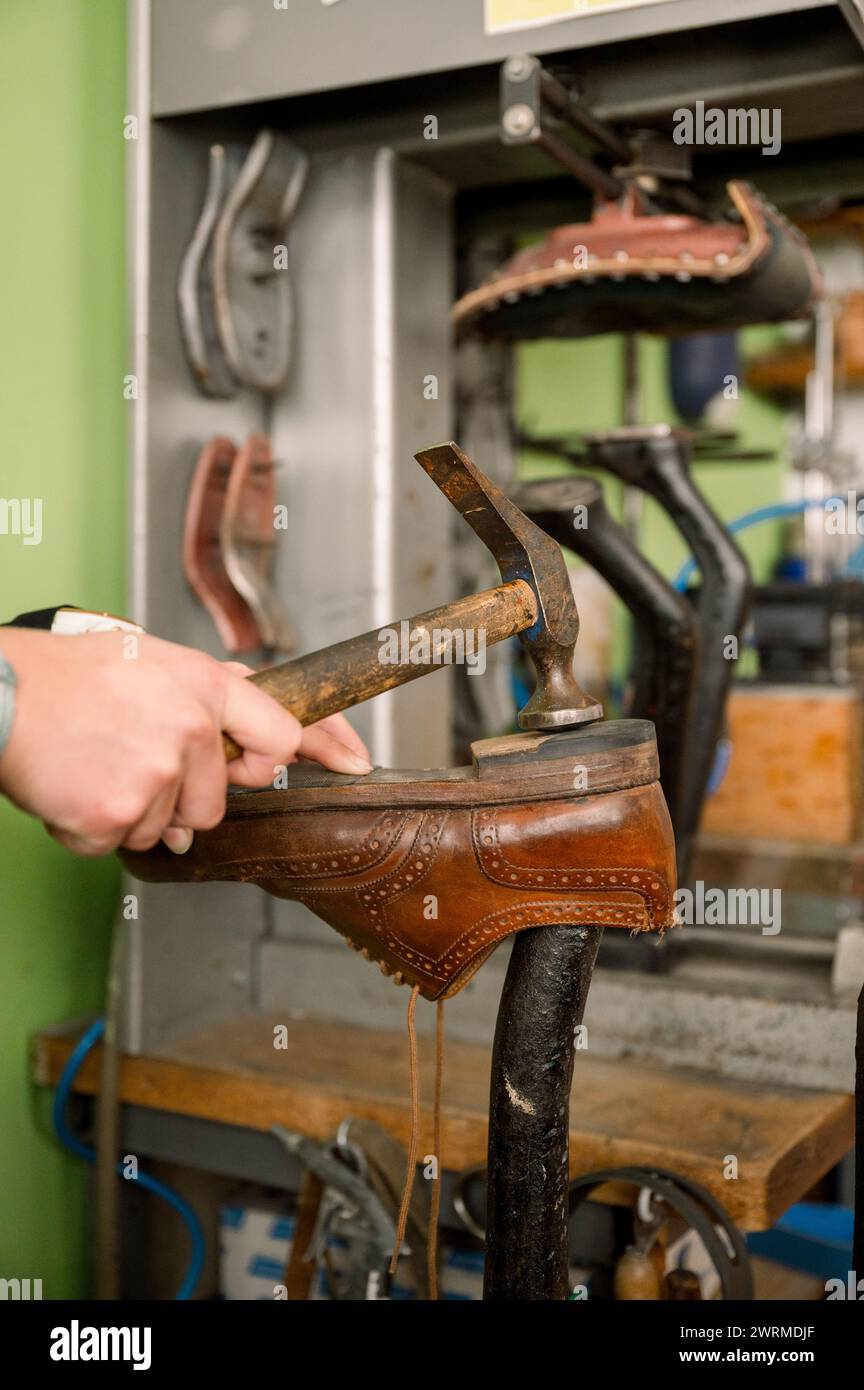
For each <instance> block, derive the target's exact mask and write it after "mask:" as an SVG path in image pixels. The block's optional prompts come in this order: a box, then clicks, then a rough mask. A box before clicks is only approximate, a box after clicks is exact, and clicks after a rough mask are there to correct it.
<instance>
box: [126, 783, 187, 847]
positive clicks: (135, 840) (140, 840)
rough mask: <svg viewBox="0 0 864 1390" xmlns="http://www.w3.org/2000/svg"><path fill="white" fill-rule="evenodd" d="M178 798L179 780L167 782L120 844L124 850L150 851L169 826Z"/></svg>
mask: <svg viewBox="0 0 864 1390" xmlns="http://www.w3.org/2000/svg"><path fill="white" fill-rule="evenodd" d="M179 796H180V778H179V777H177V778H176V779H175V780H174V781H173V782H169V783H168V785H167V786H165V787H163V788H162V789H161V791H159V792H158V793H157V794H156V796H155V797H154V798H153V800H152V801H151V803H150V805H149V806H148V807H147V810H146V811H145V812H144V815H143V816H142V817H141V819H140V820H139V821H138V822H137V824H136V825H133V826H132V828H131V830H130V831H129V833H128V834H127V835H126V836H125V837H124V839H123V841H122V843H123V845H124V847H125V848H126V849H134V850H139V851H143V850H147V849H152V847H153V846H154V845H155V844H156V842H157V840H158V839H159V836H160V835H161V834H162V832H163V830H164V829H165V828H166V826H168V825H170V824H171V820H172V817H173V815H174V808H175V806H176V805H177V800H178V798H179Z"/></svg>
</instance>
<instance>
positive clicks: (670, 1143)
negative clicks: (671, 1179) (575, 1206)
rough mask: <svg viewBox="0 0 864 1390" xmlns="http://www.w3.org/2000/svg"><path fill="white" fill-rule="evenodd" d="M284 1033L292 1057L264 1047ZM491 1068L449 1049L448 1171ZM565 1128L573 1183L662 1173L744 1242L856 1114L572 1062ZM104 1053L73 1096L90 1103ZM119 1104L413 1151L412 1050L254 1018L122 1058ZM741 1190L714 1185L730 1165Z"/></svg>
mask: <svg viewBox="0 0 864 1390" xmlns="http://www.w3.org/2000/svg"><path fill="white" fill-rule="evenodd" d="M282 1025H285V1027H287V1042H288V1046H287V1048H285V1049H277V1048H275V1047H274V1045H273V1040H274V1029H275V1028H277V1027H280V1026H282ZM79 1032H80V1030H78V1029H66V1030H57V1031H52V1032H45V1033H41V1034H40V1035H39V1036H38V1037H37V1039H36V1042H35V1057H34V1069H35V1076H36V1080H37V1082H39V1083H41V1084H43V1085H55V1084H56V1082H57V1079H58V1077H59V1075H60V1072H61V1069H62V1067H63V1065H64V1063H65V1061H66V1059H67V1058H68V1056H69V1053H70V1051H71V1049H72V1046H73V1044H74V1041H75V1039H76V1037H77V1036H78V1035H79ZM420 1057H421V1074H422V1079H421V1098H422V1102H423V1132H422V1135H421V1142H420V1153H421V1154H424V1153H428V1152H429V1150H430V1146H431V1142H432V1138H431V1136H432V1127H431V1109H430V1105H431V1099H432V1070H433V1044H432V1041H431V1039H429V1038H426V1037H421V1039H420ZM489 1067H490V1054H489V1050H488V1049H487V1048H485V1047H479V1046H475V1045H471V1044H467V1043H460V1042H451V1043H449V1044H448V1045H447V1047H446V1050H445V1057H444V1110H443V1143H442V1158H443V1161H444V1164H445V1166H446V1167H447V1168H450V1169H457V1170H458V1169H462V1168H466V1167H469V1166H470V1165H473V1164H478V1163H483V1162H485V1157H486V1122H487V1112H488V1092H489ZM575 1071H576V1075H575V1080H574V1085H573V1099H572V1105H571V1116H570V1154H571V1166H572V1170H573V1173H574V1174H577V1173H587V1172H589V1171H592V1170H593V1169H597V1168H611V1167H620V1166H623V1165H626V1164H640V1165H656V1166H658V1167H663V1168H669V1169H672V1170H675V1171H677V1172H680V1173H682V1174H685V1175H686V1176H688V1177H690V1178H692V1179H694V1180H695V1181H696V1182H699V1183H702V1184H703V1186H705V1187H707V1188H708V1189H709V1190H710V1191H712V1192H713V1193H714V1194H715V1195H716V1196H717V1197H718V1199H719V1200H720V1201H721V1202H722V1203H723V1205H724V1206H725V1207H726V1209H727V1211H728V1212H729V1214H730V1216H731V1217H732V1219H733V1220H734V1221H736V1222H737V1224H738V1225H739V1226H740V1227H741V1229H742V1230H745V1231H755V1230H765V1229H767V1228H768V1227H770V1226H772V1225H773V1224H774V1223H775V1221H776V1220H777V1218H778V1217H779V1216H780V1215H782V1213H783V1212H784V1211H785V1210H786V1209H787V1208H788V1207H789V1206H790V1205H791V1204H792V1203H793V1202H795V1201H798V1200H799V1199H800V1198H801V1197H803V1196H804V1194H805V1193H806V1192H807V1191H808V1190H809V1189H810V1188H811V1187H812V1185H813V1184H814V1183H815V1182H816V1181H817V1180H818V1179H819V1178H820V1177H821V1176H822V1175H823V1174H824V1173H825V1172H827V1171H828V1169H829V1168H831V1167H832V1166H833V1165H834V1164H835V1163H836V1162H837V1160H838V1159H840V1158H841V1157H842V1156H843V1154H845V1153H846V1152H847V1151H848V1150H849V1148H850V1147H851V1145H852V1142H853V1112H852V1098H851V1097H850V1096H847V1095H840V1094H836V1093H833V1092H820V1091H799V1090H791V1089H789V1090H785V1089H778V1088H770V1089H769V1088H767V1087H764V1086H758V1085H752V1084H749V1083H746V1082H731V1081H722V1080H719V1079H717V1078H716V1077H711V1076H705V1075H703V1074H700V1073H696V1072H683V1071H681V1072H670V1071H668V1070H666V1069H664V1068H661V1067H649V1066H644V1065H636V1064H634V1063H630V1062H626V1061H619V1062H615V1061H606V1060H604V1059H602V1058H597V1057H590V1056H588V1055H587V1053H585V1052H577V1054H576V1068H575ZM98 1078H99V1052H98V1050H96V1051H94V1053H93V1054H92V1055H91V1056H90V1057H89V1058H88V1060H87V1063H86V1065H85V1066H84V1067H83V1068H82V1070H81V1072H80V1074H79V1077H78V1084H77V1086H76V1089H77V1090H79V1091H81V1092H83V1093H84V1094H88V1095H93V1094H95V1092H96V1090H97V1086H98ZM120 1097H121V1100H122V1101H124V1102H126V1103H128V1104H132V1105H140V1106H145V1107H148V1108H150V1109H154V1110H164V1111H170V1112H172V1113H175V1114H181V1115H188V1116H193V1117H196V1118H199V1119H206V1120H213V1121H217V1122H219V1123H222V1124H229V1125H243V1126H246V1127H249V1128H252V1129H260V1130H265V1131H266V1130H269V1129H270V1127H271V1125H273V1124H277V1123H278V1124H282V1125H285V1126H286V1127H287V1128H289V1129H296V1130H300V1131H302V1132H303V1133H305V1134H307V1135H310V1136H311V1137H313V1138H317V1139H323V1138H327V1137H328V1136H330V1135H332V1134H333V1133H334V1132H335V1130H336V1127H337V1125H338V1124H339V1122H340V1121H341V1120H342V1119H344V1118H345V1116H346V1115H357V1116H365V1117H368V1118H370V1119H373V1120H377V1121H379V1123H381V1124H383V1125H384V1126H386V1127H387V1128H388V1129H389V1130H390V1131H391V1132H392V1133H394V1134H396V1135H397V1136H398V1137H399V1138H400V1139H401V1140H402V1141H403V1142H407V1139H408V1133H409V1124H410V1107H409V1093H408V1065H407V1044H406V1039H405V1038H404V1037H403V1036H402V1034H400V1033H389V1032H386V1033H385V1032H374V1031H370V1030H366V1029H362V1028H355V1027H346V1026H343V1025H337V1024H332V1023H325V1022H322V1021H319V1020H313V1019H305V1020H302V1021H293V1022H290V1023H287V1024H285V1020H284V1018H277V1017H269V1016H265V1015H255V1016H252V1017H243V1018H238V1019H236V1020H233V1021H232V1022H230V1023H227V1024H224V1025H222V1026H220V1027H218V1028H212V1029H209V1030H208V1031H206V1032H202V1033H199V1034H196V1035H194V1036H190V1037H189V1038H187V1039H184V1040H182V1041H179V1042H176V1043H174V1044H173V1045H172V1047H171V1050H170V1052H165V1053H161V1054H160V1053H154V1054H150V1055H146V1056H140V1057H135V1056H124V1057H123V1059H122V1063H121V1068H120ZM730 1154H731V1155H735V1156H736V1157H737V1160H738V1169H739V1177H738V1179H737V1180H736V1181H729V1180H727V1179H724V1177H723V1165H724V1161H725V1159H726V1156H727V1155H730Z"/></svg>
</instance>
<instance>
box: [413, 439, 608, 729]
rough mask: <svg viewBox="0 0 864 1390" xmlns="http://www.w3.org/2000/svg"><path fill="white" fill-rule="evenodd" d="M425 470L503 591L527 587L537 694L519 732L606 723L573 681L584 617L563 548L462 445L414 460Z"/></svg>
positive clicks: (527, 637) (526, 642) (527, 634)
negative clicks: (484, 554) (476, 540)
mask: <svg viewBox="0 0 864 1390" xmlns="http://www.w3.org/2000/svg"><path fill="white" fill-rule="evenodd" d="M414 457H415V458H416V460H417V462H418V463H419V464H420V467H421V468H423V469H425V471H426V472H427V473H428V474H429V477H430V478H431V479H432V481H433V483H435V484H436V486H437V487H439V488H440V489H441V491H442V492H443V493H444V496H445V497H446V498H447V499H448V501H450V502H452V503H453V506H454V507H455V508H456V510H457V511H458V512H460V513H461V515H462V516H463V517H464V518H465V520H466V521H467V522H468V525H469V526H470V527H471V529H472V531H473V532H474V533H475V535H477V536H479V537H480V540H481V541H482V542H483V544H484V545H485V546H486V547H487V548H488V549H489V550H491V552H492V554H493V555H494V556H495V560H496V562H497V564H498V568H499V569H500V571H501V578H502V580H503V581H504V583H505V584H509V583H510V582H511V581H512V580H514V579H521V580H523V581H524V582H525V583H526V584H527V585H529V587H530V588H531V589H532V590H533V592H534V597H535V599H536V605H537V617H536V620H535V622H534V624H533V626H532V627H530V628H527V629H526V630H525V631H524V632H521V633H520V634H519V640H520V641H521V642H522V644H523V646H524V647H525V649H526V651H527V652H528V654H529V656H530V657H531V661H532V664H533V666H534V669H535V671H536V673H537V687H536V689H535V691H534V694H533V695H532V696H531V699H530V700H529V701H528V704H527V705H526V706H525V708H524V709H523V710H521V711H520V713H519V727H520V728H522V729H558V728H566V727H567V726H568V725H571V724H587V723H590V722H591V721H592V720H594V719H602V718H603V707H602V705H600V704H598V702H597V701H596V700H594V699H592V698H591V696H590V695H586V693H585V691H584V690H583V689H582V687H581V685H580V684H579V682H578V681H577V680H576V677H575V676H574V675H573V652H574V648H575V646H576V638H577V637H578V635H579V614H578V613H577V612H576V604H575V603H574V601H573V590H572V588H571V587H570V577H569V575H568V573H567V566H566V565H565V564H564V557H563V555H562V554H561V549H560V547H559V546H558V544H557V543H556V542H555V541H553V540H552V539H551V537H549V536H547V535H546V532H545V531H541V530H540V527H539V526H535V525H534V522H533V521H529V519H528V517H527V516H525V515H524V513H523V512H520V510H519V508H518V507H515V506H514V505H513V503H512V502H511V501H509V499H508V498H506V497H505V496H504V493H503V492H502V491H501V490H500V488H497V487H496V486H495V484H494V483H493V482H492V481H491V480H490V479H489V478H487V477H486V475H485V474H484V473H481V471H480V469H479V468H478V467H477V465H476V464H475V463H472V461H471V459H470V458H469V457H468V455H467V454H464V453H463V452H462V450H461V449H460V448H459V446H458V445H457V444H453V443H449V444H436V445H435V446H434V447H433V448H431V449H422V450H421V451H420V453H419V454H415V455H414Z"/></svg>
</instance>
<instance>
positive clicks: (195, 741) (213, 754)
mask: <svg viewBox="0 0 864 1390" xmlns="http://www.w3.org/2000/svg"><path fill="white" fill-rule="evenodd" d="M227 792H228V778H227V775H226V769H225V754H224V752H223V749H222V735H221V733H220V732H219V730H218V729H217V728H215V727H214V725H213V724H212V723H210V722H209V721H208V720H204V719H202V721H201V724H200V727H199V728H197V729H196V730H194V731H192V732H190V733H189V734H188V735H187V739H186V750H185V758H184V766H183V777H182V782H181V786H180V794H179V796H178V797H177V805H176V808H175V811H174V816H173V820H174V822H175V824H176V825H177V826H178V827H182V828H188V829H190V830H211V829H212V828H213V826H214V825H218V824H219V822H220V821H221V820H222V818H223V817H224V815H225V800H226V796H227ZM163 828H164V826H163Z"/></svg>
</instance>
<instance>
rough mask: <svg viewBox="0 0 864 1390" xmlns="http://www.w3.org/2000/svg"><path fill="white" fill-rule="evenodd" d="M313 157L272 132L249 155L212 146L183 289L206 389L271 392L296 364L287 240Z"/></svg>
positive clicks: (184, 328) (197, 368)
mask: <svg viewBox="0 0 864 1390" xmlns="http://www.w3.org/2000/svg"><path fill="white" fill-rule="evenodd" d="M307 167H308V160H307V158H306V155H305V154H304V153H303V151H302V150H300V149H298V147H297V146H296V145H294V144H292V143H291V142H290V141H289V140H287V139H285V137H284V136H282V135H276V134H274V132H273V131H271V130H262V131H261V132H260V133H259V134H258V136H257V137H256V139H255V141H254V143H253V145H252V147H251V149H248V150H247V149H245V148H244V147H241V146H223V145H213V146H212V147H211V149H210V156H209V169H208V177H207V188H206V192H205V195H204V202H203V204H202V206H201V212H200V215H199V218H198V222H197V224H196V226H195V230H194V232H193V234H192V238H191V240H190V242H189V245H188V247H187V250H186V252H185V254H184V256H183V260H182V262H181V266H180V273H179V277H178V285H177V297H178V307H179V312H180V328H181V332H182V335H183V342H184V345H185V348H186V354H187V357H188V359H189V364H190V366H191V368H192V371H193V374H194V376H195V378H196V380H197V381H198V383H199V385H200V387H201V389H202V391H204V392H205V393H206V394H207V395H209V396H217V397H228V396H233V395H235V394H236V392H237V391H238V390H239V389H240V388H241V387H243V386H248V387H252V388H253V389H254V390H257V391H262V392H264V393H266V394H272V393H273V392H274V391H276V390H278V388H279V387H280V386H281V385H282V383H283V382H284V381H285V379H286V377H287V375H288V371H289V368H290V363H291V339H292V332H293V318H294V313H293V292H292V286H291V276H290V271H289V269H288V264H287V256H288V250H287V245H286V242H287V236H288V231H289V227H290V223H291V219H292V217H293V215H294V212H295V211H296V208H297V204H298V202H299V200H300V196H301V194H302V191H303V186H304V183H305V179H306V171H307Z"/></svg>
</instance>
